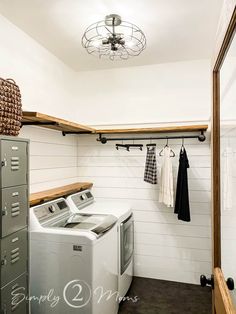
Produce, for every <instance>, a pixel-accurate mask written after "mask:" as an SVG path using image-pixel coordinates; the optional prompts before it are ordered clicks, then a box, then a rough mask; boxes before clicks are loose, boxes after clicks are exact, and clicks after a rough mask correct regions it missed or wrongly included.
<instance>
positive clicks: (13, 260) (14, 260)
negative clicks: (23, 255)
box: [11, 257, 20, 264]
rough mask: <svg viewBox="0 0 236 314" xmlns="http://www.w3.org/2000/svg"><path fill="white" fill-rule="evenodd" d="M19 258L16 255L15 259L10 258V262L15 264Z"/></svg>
mask: <svg viewBox="0 0 236 314" xmlns="http://www.w3.org/2000/svg"><path fill="white" fill-rule="evenodd" d="M19 259H20V258H19V257H16V258H15V259H12V260H11V263H12V264H15V263H16V262H17V261H19Z"/></svg>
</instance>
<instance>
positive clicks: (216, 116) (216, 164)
mask: <svg viewBox="0 0 236 314" xmlns="http://www.w3.org/2000/svg"><path fill="white" fill-rule="evenodd" d="M235 32H236V6H235V7H234V10H233V13H232V12H231V15H230V19H229V24H228V27H227V28H226V32H225V36H224V37H223V42H222V44H221V46H220V49H219V52H218V54H217V56H216V60H215V63H214V66H213V72H212V79H213V106H212V121H211V143H212V226H213V228H212V231H213V235H212V239H213V247H212V248H213V268H215V267H221V221H220V219H221V208H220V69H221V67H222V65H223V62H224V59H225V57H226V54H227V52H228V50H229V48H230V44H231V42H232V40H233V38H234V34H235Z"/></svg>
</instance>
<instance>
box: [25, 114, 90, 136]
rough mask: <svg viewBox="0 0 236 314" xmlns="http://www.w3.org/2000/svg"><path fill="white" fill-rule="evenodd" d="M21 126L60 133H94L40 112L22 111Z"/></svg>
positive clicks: (87, 128)
mask: <svg viewBox="0 0 236 314" xmlns="http://www.w3.org/2000/svg"><path fill="white" fill-rule="evenodd" d="M22 125H38V126H41V127H43V128H48V129H53V130H57V131H61V132H75V133H95V132H96V130H95V129H93V128H90V127H89V126H85V125H82V124H78V123H74V122H70V121H67V120H64V119H60V118H56V117H52V116H49V115H46V114H43V113H40V112H31V111H23V119H22Z"/></svg>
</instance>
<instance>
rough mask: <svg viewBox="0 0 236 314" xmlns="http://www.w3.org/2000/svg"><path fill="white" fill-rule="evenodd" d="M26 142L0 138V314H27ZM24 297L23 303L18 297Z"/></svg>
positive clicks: (27, 189) (14, 138)
mask: <svg viewBox="0 0 236 314" xmlns="http://www.w3.org/2000/svg"><path fill="white" fill-rule="evenodd" d="M28 147H29V141H28V140H25V139H20V138H18V137H10V136H0V168H1V170H0V206H1V208H0V257H1V272H0V288H1V290H0V291H1V295H0V300H1V303H0V306H1V314H10V313H14V314H28V313H29V305H28V301H27V297H28V256H29V254H28V247H29V246H28V212H29V179H28V178H29V156H28V151H29V148H28ZM22 293H23V294H24V295H25V298H24V300H23V299H19V296H20V295H22Z"/></svg>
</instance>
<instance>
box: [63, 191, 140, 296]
mask: <svg viewBox="0 0 236 314" xmlns="http://www.w3.org/2000/svg"><path fill="white" fill-rule="evenodd" d="M67 202H68V204H69V205H70V208H71V210H72V211H73V212H74V213H93V214H112V215H113V216H115V217H116V218H117V219H118V221H117V230H118V241H117V251H118V291H119V296H120V300H121V299H122V298H123V297H124V296H125V295H126V293H127V291H128V290H129V287H130V285H131V282H132V278H133V253H134V224H133V215H132V211H131V208H130V206H129V205H128V204H127V203H124V202H117V201H113V200H107V201H96V200H94V197H93V195H92V192H91V190H86V191H83V192H79V193H75V194H73V195H70V196H69V197H67Z"/></svg>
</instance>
